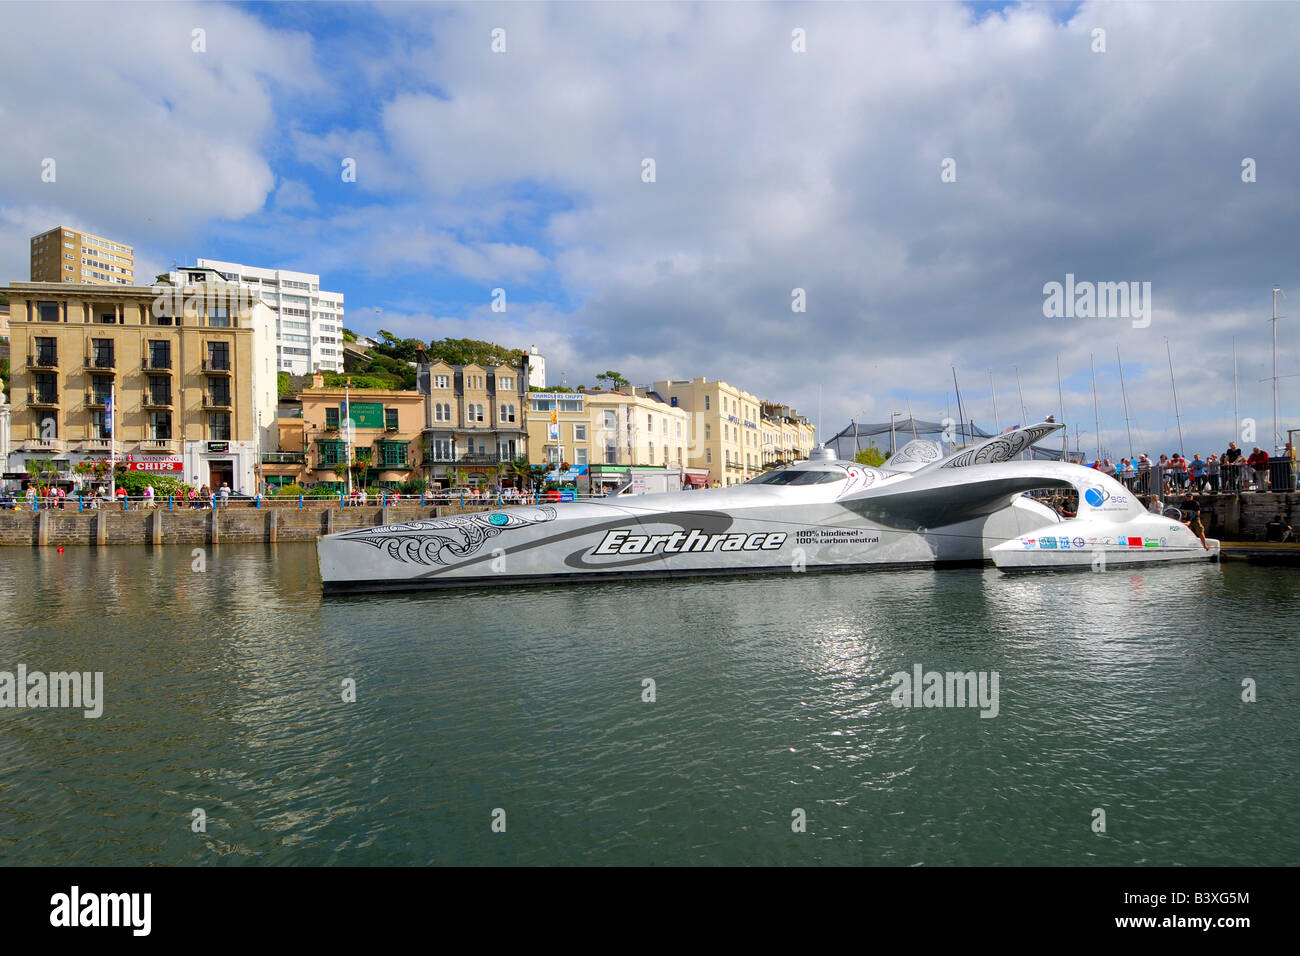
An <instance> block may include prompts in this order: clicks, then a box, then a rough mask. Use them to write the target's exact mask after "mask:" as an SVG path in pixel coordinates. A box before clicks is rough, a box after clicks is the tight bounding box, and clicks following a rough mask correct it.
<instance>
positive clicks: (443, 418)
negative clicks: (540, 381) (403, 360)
mask: <svg viewBox="0 0 1300 956" xmlns="http://www.w3.org/2000/svg"><path fill="white" fill-rule="evenodd" d="M528 369H529V362H528V356H527V355H525V356H524V357H523V359H522V361H521V362H520V363H519V365H517V366H513V365H497V366H492V367H485V366H482V365H477V364H474V365H449V364H448V363H446V362H443V361H436V362H433V363H431V364H430V365H429V394H428V395H426V396H425V418H424V452H423V456H422V463H423V466H424V469H425V477H427V478H428V479H429V482H430V483H431V484H433V485H436V486H440V487H454V486H456V485H458V484H460V483H461V482H468V483H470V484H487V483H490V482H492V481H494V480H495V479H497V478H498V477H500V476H501V475H502V471H503V470H502V467H501V466H502V465H505V464H509V463H510V462H513V461H514V460H515V459H516V458H524V457H527V456H528V432H527V430H526V428H525V424H524V422H525V412H526V402H527V397H528Z"/></svg>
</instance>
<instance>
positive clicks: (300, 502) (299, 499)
mask: <svg viewBox="0 0 1300 956" xmlns="http://www.w3.org/2000/svg"><path fill="white" fill-rule="evenodd" d="M298 507H299V508H301V507H302V495H299V496H298Z"/></svg>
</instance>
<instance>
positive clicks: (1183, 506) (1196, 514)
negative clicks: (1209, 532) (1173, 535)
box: [1178, 488, 1210, 551]
mask: <svg viewBox="0 0 1300 956" xmlns="http://www.w3.org/2000/svg"><path fill="white" fill-rule="evenodd" d="M1178 508H1179V510H1180V511H1182V513H1183V524H1185V525H1187V527H1188V528H1190V529H1191V531H1192V534H1194V535H1196V536H1197V537H1198V538H1200V539H1201V547H1202V548H1204V549H1205V550H1206V551H1209V550H1210V544H1209V542H1208V541H1206V540H1205V525H1203V524H1201V503H1200V502H1199V501H1197V500H1196V496H1195V495H1193V494H1192V492H1191V489H1190V488H1189V489H1188V490H1187V494H1185V495H1183V500H1182V501H1181V502H1179V504H1178Z"/></svg>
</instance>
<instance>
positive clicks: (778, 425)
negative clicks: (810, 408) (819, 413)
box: [760, 402, 817, 469]
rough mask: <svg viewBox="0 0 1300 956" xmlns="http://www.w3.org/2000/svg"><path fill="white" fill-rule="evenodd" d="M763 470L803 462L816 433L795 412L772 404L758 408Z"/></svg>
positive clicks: (804, 419) (810, 448)
mask: <svg viewBox="0 0 1300 956" xmlns="http://www.w3.org/2000/svg"><path fill="white" fill-rule="evenodd" d="M760 412H761V414H762V422H761V425H760V431H761V432H762V436H763V438H762V442H763V467H764V469H767V468H771V467H773V466H774V465H781V464H788V463H790V462H794V461H803V460H805V459H807V457H808V454H809V452H811V451H812V449H813V447H814V446H815V445H816V442H817V430H816V428H814V427H813V424H812V422H810V421H808V419H807V418H805V417H804V416H802V415H800V414H799V412H798V410H797V409H794V408H791V407H790V406H789V405H780V404H778V403H776V402H763V403H762V404H761V406H760Z"/></svg>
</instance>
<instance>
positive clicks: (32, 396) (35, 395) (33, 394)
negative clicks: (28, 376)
mask: <svg viewBox="0 0 1300 956" xmlns="http://www.w3.org/2000/svg"><path fill="white" fill-rule="evenodd" d="M27 404H28V405H31V406H33V407H35V408H57V407H58V405H59V392H58V389H54V388H40V389H34V390H33V389H29V390H28V392H27Z"/></svg>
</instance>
